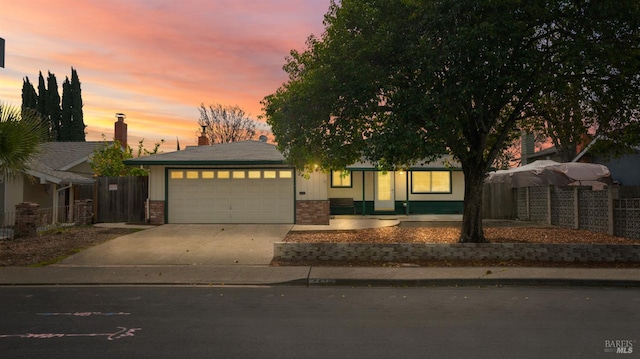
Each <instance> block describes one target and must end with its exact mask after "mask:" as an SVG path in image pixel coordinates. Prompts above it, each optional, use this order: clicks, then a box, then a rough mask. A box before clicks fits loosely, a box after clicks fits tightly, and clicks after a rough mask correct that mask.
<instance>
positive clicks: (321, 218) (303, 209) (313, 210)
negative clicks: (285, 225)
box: [296, 201, 331, 225]
mask: <svg viewBox="0 0 640 359" xmlns="http://www.w3.org/2000/svg"><path fill="white" fill-rule="evenodd" d="M330 217H331V216H330V208H329V201H297V202H296V224H313V225H328V224H329V219H330Z"/></svg>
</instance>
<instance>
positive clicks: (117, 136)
mask: <svg viewBox="0 0 640 359" xmlns="http://www.w3.org/2000/svg"><path fill="white" fill-rule="evenodd" d="M116 118H117V119H118V121H116V123H115V125H114V131H113V133H114V134H113V139H114V140H117V141H120V144H121V145H122V148H127V124H126V123H124V119H125V118H127V116H126V115H125V114H124V113H116Z"/></svg>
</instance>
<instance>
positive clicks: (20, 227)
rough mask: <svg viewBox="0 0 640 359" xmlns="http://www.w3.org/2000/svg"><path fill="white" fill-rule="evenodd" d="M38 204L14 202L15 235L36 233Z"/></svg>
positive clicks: (21, 235) (22, 235)
mask: <svg viewBox="0 0 640 359" xmlns="http://www.w3.org/2000/svg"><path fill="white" fill-rule="evenodd" d="M39 208H40V205H39V204H37V203H31V202H22V203H18V204H16V228H15V236H16V237H26V236H35V235H36V234H37V233H38V209H39Z"/></svg>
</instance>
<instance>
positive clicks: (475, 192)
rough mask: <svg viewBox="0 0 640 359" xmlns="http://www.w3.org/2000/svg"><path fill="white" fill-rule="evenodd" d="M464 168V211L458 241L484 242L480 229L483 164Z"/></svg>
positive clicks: (482, 232)
mask: <svg viewBox="0 0 640 359" xmlns="http://www.w3.org/2000/svg"><path fill="white" fill-rule="evenodd" d="M463 167H464V168H463V169H464V211H463V214H462V230H461V232H460V243H485V242H487V240H486V239H485V237H484V231H483V229H482V191H483V185H484V175H485V173H484V170H483V168H484V167H483V166H463Z"/></svg>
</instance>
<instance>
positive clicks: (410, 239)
mask: <svg viewBox="0 0 640 359" xmlns="http://www.w3.org/2000/svg"><path fill="white" fill-rule="evenodd" d="M484 233H485V237H486V238H487V240H488V241H489V242H492V243H563V244H579V243H582V244H588V243H599V244H640V241H639V240H633V239H629V238H623V237H614V236H610V235H607V234H604V233H596V232H590V231H585V230H575V229H567V228H550V227H544V228H535V227H534V228H525V227H490V228H485V229H484ZM459 236H460V228H457V227H414V228H407V227H397V226H396V227H383V228H373V229H363V230H357V231H334V232H326V231H325V232H323V231H313V232H311V231H310V232H289V234H288V235H287V236H286V237H285V242H309V243H340V242H356V243H456V242H458V239H459Z"/></svg>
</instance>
